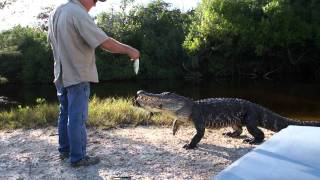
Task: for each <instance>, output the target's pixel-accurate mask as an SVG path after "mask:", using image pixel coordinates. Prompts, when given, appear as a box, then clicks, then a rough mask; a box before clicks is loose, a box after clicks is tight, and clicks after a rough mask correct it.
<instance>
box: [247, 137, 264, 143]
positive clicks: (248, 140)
mask: <svg viewBox="0 0 320 180" xmlns="http://www.w3.org/2000/svg"><path fill="white" fill-rule="evenodd" d="M243 142H244V143H248V144H261V143H262V141H259V140H256V139H254V138H247V139H244V140H243Z"/></svg>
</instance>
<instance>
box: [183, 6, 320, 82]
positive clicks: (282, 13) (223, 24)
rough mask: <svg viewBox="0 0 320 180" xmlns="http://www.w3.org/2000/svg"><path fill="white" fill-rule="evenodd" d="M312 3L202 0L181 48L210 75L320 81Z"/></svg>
mask: <svg viewBox="0 0 320 180" xmlns="http://www.w3.org/2000/svg"><path fill="white" fill-rule="evenodd" d="M319 9H320V3H319V1H317V0H310V1H304V0H297V1H290V0H262V1H261V0H202V2H201V4H200V6H199V7H198V8H197V9H196V12H195V14H196V15H195V16H194V20H193V22H192V25H191V26H190V32H189V34H188V35H187V37H186V41H185V42H184V47H185V48H186V49H188V51H189V53H190V54H192V55H193V56H194V58H195V59H196V62H197V64H196V65H198V66H199V68H200V69H201V71H202V72H203V73H205V74H207V75H211V76H212V75H214V76H239V75H252V76H265V77H267V76H269V75H271V74H278V75H285V74H290V75H292V74H296V75H298V76H312V77H315V76H316V77H318V78H319V77H320V76H319V75H320V74H319V73H320V69H319V68H320V59H319V55H320V54H319V48H320V38H319V36H320V11H319Z"/></svg>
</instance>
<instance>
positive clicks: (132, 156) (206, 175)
mask: <svg viewBox="0 0 320 180" xmlns="http://www.w3.org/2000/svg"><path fill="white" fill-rule="evenodd" d="M244 129H245V128H244ZM229 130H231V129H227V128H225V129H220V130H210V129H209V130H206V133H205V136H204V138H203V139H202V140H201V141H200V143H199V144H198V148H197V149H195V150H185V149H183V148H182V146H183V145H184V144H186V143H188V142H189V140H190V139H191V138H192V137H193V135H194V133H195V129H194V128H193V127H191V126H190V127H183V128H182V129H180V131H179V132H178V133H177V135H176V136H173V135H172V131H171V129H170V128H167V127H135V128H120V129H112V130H95V129H88V154H89V155H96V156H99V157H100V158H101V162H100V163H99V164H98V165H94V166H90V167H79V168H73V167H71V166H70V165H69V163H68V162H67V160H65V161H61V160H60V159H59V157H58V152H57V143H58V142H57V140H58V136H57V129H56V128H53V127H51V128H46V129H37V130H21V129H20V130H15V131H11V130H7V131H0V179H20V180H22V179H32V180H33V179H68V180H70V179H197V180H199V179H210V178H211V177H213V176H215V175H216V174H218V173H219V172H220V171H222V170H223V169H224V168H226V167H227V166H228V165H230V164H231V163H232V162H234V161H235V160H237V159H239V158H240V157H241V156H243V155H244V154H246V153H248V152H249V151H250V150H252V149H253V148H254V147H255V145H248V144H245V143H243V142H242V141H243V139H244V138H246V137H249V136H250V135H248V133H247V131H244V133H243V135H242V136H241V137H239V138H237V139H234V138H229V137H224V136H223V135H222V133H223V132H225V131H229ZM263 131H264V132H265V134H266V139H268V138H269V137H270V136H271V135H272V134H273V133H272V132H271V131H267V130H263Z"/></svg>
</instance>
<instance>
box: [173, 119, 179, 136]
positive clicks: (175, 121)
mask: <svg viewBox="0 0 320 180" xmlns="http://www.w3.org/2000/svg"><path fill="white" fill-rule="evenodd" d="M178 130H179V122H178V119H175V120H174V121H173V123H172V134H173V135H176V133H177V131H178Z"/></svg>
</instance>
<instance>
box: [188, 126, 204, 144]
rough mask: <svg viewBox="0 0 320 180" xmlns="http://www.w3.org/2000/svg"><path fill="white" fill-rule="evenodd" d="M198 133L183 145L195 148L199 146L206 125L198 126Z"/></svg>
mask: <svg viewBox="0 0 320 180" xmlns="http://www.w3.org/2000/svg"><path fill="white" fill-rule="evenodd" d="M196 129H197V133H196V135H194V136H193V138H192V140H191V142H190V143H189V144H186V145H184V146H183V148H185V149H194V148H196V147H197V144H198V143H199V142H200V140H201V139H202V137H203V135H204V131H205V128H204V127H196Z"/></svg>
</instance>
